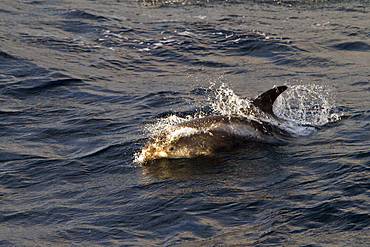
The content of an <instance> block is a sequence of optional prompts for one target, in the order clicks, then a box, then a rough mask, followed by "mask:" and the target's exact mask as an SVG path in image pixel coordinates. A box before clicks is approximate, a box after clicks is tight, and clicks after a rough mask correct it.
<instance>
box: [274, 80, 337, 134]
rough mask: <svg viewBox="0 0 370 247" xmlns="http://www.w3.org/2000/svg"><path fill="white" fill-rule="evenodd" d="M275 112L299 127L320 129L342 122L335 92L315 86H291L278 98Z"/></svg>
mask: <svg viewBox="0 0 370 247" xmlns="http://www.w3.org/2000/svg"><path fill="white" fill-rule="evenodd" d="M274 112H275V114H276V115H278V116H279V117H280V118H282V119H284V120H286V121H288V122H294V123H295V124H297V125H309V126H314V127H319V126H323V125H325V124H328V123H333V122H336V121H339V120H340V113H339V112H338V110H337V108H336V106H335V100H334V96H333V92H332V91H331V90H330V89H329V88H327V87H324V86H320V85H315V84H310V85H294V86H290V87H289V88H288V90H287V91H285V92H284V93H283V94H282V95H281V96H280V97H278V98H277V100H276V102H275V106H274Z"/></svg>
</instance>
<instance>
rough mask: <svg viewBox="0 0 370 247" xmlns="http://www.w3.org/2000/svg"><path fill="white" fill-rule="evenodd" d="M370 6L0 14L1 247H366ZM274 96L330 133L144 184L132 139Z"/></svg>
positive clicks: (173, 6)
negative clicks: (218, 96)
mask: <svg viewBox="0 0 370 247" xmlns="http://www.w3.org/2000/svg"><path fill="white" fill-rule="evenodd" d="M369 9H370V3H369V2H368V1H314V2H312V1H281V2H279V1H247V0H245V1H243V0H236V1H221V0H219V1H216V0H215V1H213V0H209V1H201V0H198V1H191V0H176V1H175V0H157V1H154V0H148V1H147V0H140V1H134V0H125V1H113V0H104V1H103V0H96V1H88V0H80V1H72V0H64V1H59V0H58V1H56V0H50V1H19V0H18V1H14V0H2V1H1V2H0V20H1V25H0V90H1V91H0V92H1V93H0V138H1V139H0V140H1V142H0V246H173V245H179V246H369V245H370V81H369V76H370V72H369V71H370V70H369V67H370V66H369V65H370V56H369V52H370V30H369V27H370V26H369ZM223 82H225V83H227V84H228V85H229V87H230V88H232V89H233V90H234V92H235V93H236V94H237V95H239V96H241V97H249V98H252V97H255V96H256V95H258V94H260V93H261V92H263V91H265V90H268V89H270V88H271V87H272V86H274V85H284V84H288V85H300V84H302V85H303V84H316V85H320V86H325V87H328V88H330V90H331V91H332V92H333V93H334V94H335V95H336V96H335V100H336V103H335V104H336V106H337V108H338V109H339V110H340V111H341V112H342V114H343V117H342V119H341V120H340V121H337V122H334V123H331V124H326V125H324V126H322V127H321V128H319V129H318V130H317V131H316V132H315V133H313V134H311V135H309V136H304V137H298V138H294V139H292V140H291V142H290V143H289V144H287V145H284V146H268V145H262V146H256V147H251V148H250V149H246V150H243V151H241V152H236V153H232V154H224V155H222V157H219V158H217V159H195V160H191V159H178V160H165V159H164V160H160V161H158V162H155V163H153V164H151V165H147V166H140V165H139V164H136V163H135V162H134V161H133V160H134V153H135V152H137V151H139V150H140V147H141V146H142V145H143V143H144V141H145V139H146V138H148V134H147V133H146V132H143V126H145V125H146V124H149V123H155V122H156V121H157V119H158V118H160V117H165V116H168V115H169V114H179V115H181V114H183V115H186V114H195V113H196V112H197V111H198V110H199V109H203V108H206V107H207V106H208V105H209V102H208V100H209V95H208V93H209V90H208V88H209V86H210V83H216V84H217V83H223Z"/></svg>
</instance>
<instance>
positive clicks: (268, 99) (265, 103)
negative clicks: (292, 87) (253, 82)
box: [252, 86, 288, 118]
mask: <svg viewBox="0 0 370 247" xmlns="http://www.w3.org/2000/svg"><path fill="white" fill-rule="evenodd" d="M287 88H288V87H287V86H279V87H274V88H273V89H270V90H268V91H266V92H264V93H263V94H261V95H260V96H258V97H257V98H256V99H255V100H253V102H252V104H253V105H255V106H256V107H258V108H259V109H260V110H261V111H263V112H266V113H268V114H270V115H272V116H273V117H275V118H276V116H275V114H274V112H273V111H272V106H273V104H274V102H275V100H276V98H277V97H278V96H279V95H280V94H281V93H282V92H284V91H285V90H286V89H287Z"/></svg>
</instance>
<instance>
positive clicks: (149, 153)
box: [136, 86, 291, 164]
mask: <svg viewBox="0 0 370 247" xmlns="http://www.w3.org/2000/svg"><path fill="white" fill-rule="evenodd" d="M287 88H288V87H287V86H278V87H275V88H272V89H270V90H268V91H266V92H264V93H263V94H261V95H260V96H259V97H257V98H256V99H254V100H253V101H252V102H251V106H252V109H254V110H253V111H255V112H259V113H261V114H263V115H264V116H265V117H264V118H263V119H256V118H255V117H249V118H248V117H244V116H243V117H241V116H207V117H203V118H198V119H194V120H189V121H186V122H183V123H180V124H177V125H173V126H170V127H169V128H167V129H165V130H163V131H162V132H161V133H160V134H158V135H157V136H154V137H151V138H150V139H149V140H148V142H147V143H146V144H145V146H144V147H143V148H142V150H141V153H139V154H138V155H137V157H136V161H138V162H139V163H142V164H144V163H147V162H149V161H152V160H156V159H160V158H196V157H200V156H208V155H212V154H215V153H219V152H229V151H234V150H237V149H238V148H241V147H246V146H247V145H248V144H251V143H254V142H257V143H268V144H275V145H278V144H282V143H284V138H285V137H289V136H291V135H290V133H289V132H287V131H286V130H284V129H283V128H281V127H279V126H280V123H282V120H281V119H279V118H278V117H277V116H276V115H275V114H274V112H273V104H274V102H275V100H276V99H277V97H278V96H279V95H280V94H281V93H283V92H284V91H285V90H286V89H287ZM257 115H258V114H257ZM266 117H267V119H269V120H271V121H266Z"/></svg>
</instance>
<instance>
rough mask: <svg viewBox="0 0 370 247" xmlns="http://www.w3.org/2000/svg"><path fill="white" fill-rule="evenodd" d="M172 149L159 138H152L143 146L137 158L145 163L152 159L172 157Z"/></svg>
mask: <svg viewBox="0 0 370 247" xmlns="http://www.w3.org/2000/svg"><path fill="white" fill-rule="evenodd" d="M171 151H172V149H171V148H170V145H166V143H165V142H163V141H159V140H158V139H151V140H149V141H148V142H147V143H146V144H145V146H144V147H143V148H142V150H141V153H140V154H139V156H138V157H137V158H136V160H137V161H138V162H139V163H142V164H143V163H146V162H148V161H150V160H155V159H160V158H167V157H171Z"/></svg>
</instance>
